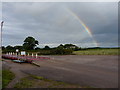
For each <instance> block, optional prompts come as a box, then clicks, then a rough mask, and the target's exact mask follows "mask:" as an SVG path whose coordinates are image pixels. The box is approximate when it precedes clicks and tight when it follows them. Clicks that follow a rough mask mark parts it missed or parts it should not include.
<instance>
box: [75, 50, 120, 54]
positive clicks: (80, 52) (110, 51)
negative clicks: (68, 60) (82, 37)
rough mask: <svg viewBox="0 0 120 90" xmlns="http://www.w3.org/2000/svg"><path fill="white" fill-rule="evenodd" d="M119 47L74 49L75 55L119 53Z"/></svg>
mask: <svg viewBox="0 0 120 90" xmlns="http://www.w3.org/2000/svg"><path fill="white" fill-rule="evenodd" d="M118 50H120V49H87V50H80V51H74V52H73V54H75V55H120V53H119V52H118Z"/></svg>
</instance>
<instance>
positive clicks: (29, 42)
mask: <svg viewBox="0 0 120 90" xmlns="http://www.w3.org/2000/svg"><path fill="white" fill-rule="evenodd" d="M37 45H39V42H38V41H37V40H35V39H34V38H33V37H30V36H29V37H27V38H26V39H25V40H24V44H23V48H24V49H25V50H33V49H34V48H35V47H36V46H37Z"/></svg>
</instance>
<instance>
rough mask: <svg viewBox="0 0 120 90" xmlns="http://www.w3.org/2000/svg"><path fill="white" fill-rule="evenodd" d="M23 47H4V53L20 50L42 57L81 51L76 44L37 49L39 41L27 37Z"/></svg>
mask: <svg viewBox="0 0 120 90" xmlns="http://www.w3.org/2000/svg"><path fill="white" fill-rule="evenodd" d="M23 42H24V43H23V45H22V46H11V45H8V46H6V47H5V46H2V52H3V53H7V52H16V49H19V51H27V52H37V53H38V54H40V55H52V54H53V55H55V54H60V55H64V54H72V52H73V51H77V50H80V49H81V48H80V47H78V46H76V45H74V44H65V45H63V44H60V45H59V46H57V47H53V48H50V47H49V46H48V45H46V46H45V47H44V48H39V47H37V46H38V45H39V42H38V40H36V39H35V38H34V37H31V36H29V37H27V38H26V39H25V40H24V41H23Z"/></svg>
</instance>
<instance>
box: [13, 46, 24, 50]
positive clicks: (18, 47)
mask: <svg viewBox="0 0 120 90" xmlns="http://www.w3.org/2000/svg"><path fill="white" fill-rule="evenodd" d="M14 48H15V49H19V50H23V46H14Z"/></svg>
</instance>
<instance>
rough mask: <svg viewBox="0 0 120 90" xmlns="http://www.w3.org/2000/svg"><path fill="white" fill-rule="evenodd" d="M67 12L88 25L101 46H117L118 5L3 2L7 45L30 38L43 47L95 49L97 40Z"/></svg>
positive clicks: (20, 42) (4, 41) (4, 40)
mask: <svg viewBox="0 0 120 90" xmlns="http://www.w3.org/2000/svg"><path fill="white" fill-rule="evenodd" d="M67 9H70V10H71V12H73V13H74V14H75V15H76V16H78V17H79V18H80V19H81V20H82V21H83V22H84V24H85V25H86V26H87V27H88V28H89V29H90V30H91V32H92V34H93V38H95V40H96V42H98V43H100V45H101V46H110V45H113V46H117V45H116V43H117V40H118V39H117V36H118V29H117V27H118V26H117V25H118V24H117V23H118V21H117V20H118V18H117V9H118V8H117V3H81V2H80V3H78V2H77V3H70V2H68V3H47V2H46V3H43V2H40V3H25V2H24V3H9V2H6V3H3V10H2V13H3V14H2V15H3V20H4V21H5V24H4V31H3V45H8V44H11V45H16V44H23V40H24V39H25V38H26V37H27V36H33V37H35V38H36V39H37V40H38V41H39V42H40V44H41V45H46V44H48V45H50V46H55V45H59V44H61V43H63V44H64V43H73V44H77V45H80V46H81V45H82V46H85V45H86V46H94V44H93V39H92V38H91V37H90V35H89V34H88V33H87V32H86V30H85V29H83V26H82V25H81V23H80V22H79V21H78V20H77V19H76V18H75V17H74V16H73V15H71V14H70V13H69V12H68V11H67ZM111 37H112V38H111ZM110 38H111V39H110ZM108 39H109V40H108ZM113 42H114V44H113ZM110 43H112V44H110Z"/></svg>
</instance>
